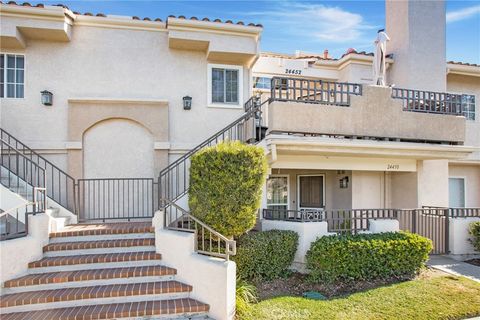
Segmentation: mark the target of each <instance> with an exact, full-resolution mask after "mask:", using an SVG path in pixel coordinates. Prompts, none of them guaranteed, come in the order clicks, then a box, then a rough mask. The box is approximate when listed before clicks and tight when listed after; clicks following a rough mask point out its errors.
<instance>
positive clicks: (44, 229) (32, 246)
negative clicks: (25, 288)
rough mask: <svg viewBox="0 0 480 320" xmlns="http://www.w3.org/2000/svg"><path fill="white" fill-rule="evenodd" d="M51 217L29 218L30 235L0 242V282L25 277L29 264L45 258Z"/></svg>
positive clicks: (41, 215)
mask: <svg viewBox="0 0 480 320" xmlns="http://www.w3.org/2000/svg"><path fill="white" fill-rule="evenodd" d="M49 224H50V217H49V216H48V215H46V214H44V213H42V214H37V215H34V216H32V215H30V216H29V217H28V235H27V236H25V237H22V238H18V239H11V240H5V241H1V242H0V257H1V259H0V267H1V269H0V282H1V283H2V284H3V283H4V282H5V281H7V280H10V279H13V278H16V277H18V276H21V275H24V274H26V273H27V270H28V263H29V262H32V261H35V260H39V259H41V258H42V256H43V246H45V245H47V244H48V240H49V239H48V230H49Z"/></svg>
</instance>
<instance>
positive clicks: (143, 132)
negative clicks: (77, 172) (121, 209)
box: [83, 119, 155, 178]
mask: <svg viewBox="0 0 480 320" xmlns="http://www.w3.org/2000/svg"><path fill="white" fill-rule="evenodd" d="M153 153H154V150H153V136H152V135H151V134H150V132H148V130H147V129H146V128H145V127H142V126H141V125H140V124H138V123H136V122H133V121H131V120H125V119H110V120H105V121H102V122H100V123H97V124H96V125H94V126H93V127H91V128H90V129H88V130H87V131H86V132H85V134H84V137H83V163H84V174H83V176H84V177H85V178H109V177H118V178H129V177H138V178H150V177H153V176H154V174H155V172H154V165H153Z"/></svg>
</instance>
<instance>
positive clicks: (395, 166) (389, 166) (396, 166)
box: [387, 164, 400, 170]
mask: <svg viewBox="0 0 480 320" xmlns="http://www.w3.org/2000/svg"><path fill="white" fill-rule="evenodd" d="M399 169H400V165H399V164H387V170H399Z"/></svg>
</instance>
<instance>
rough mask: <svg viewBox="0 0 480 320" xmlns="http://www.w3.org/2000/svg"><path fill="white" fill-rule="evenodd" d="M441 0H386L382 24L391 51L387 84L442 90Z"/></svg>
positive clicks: (389, 51) (444, 47) (443, 43)
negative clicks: (383, 23)
mask: <svg viewBox="0 0 480 320" xmlns="http://www.w3.org/2000/svg"><path fill="white" fill-rule="evenodd" d="M445 19H446V18H445V1H444V0H437V1H398V0H386V3H385V20H386V21H385V22H386V23H385V25H386V32H387V34H388V36H389V37H390V41H389V42H388V43H387V54H393V60H394V62H393V65H392V66H391V67H390V69H389V70H388V74H387V81H388V84H390V85H391V84H395V86H396V87H400V88H412V89H420V90H432V91H445V90H446V71H445V68H446V65H445V64H446V53H445V51H446V45H445V29H446V21H445Z"/></svg>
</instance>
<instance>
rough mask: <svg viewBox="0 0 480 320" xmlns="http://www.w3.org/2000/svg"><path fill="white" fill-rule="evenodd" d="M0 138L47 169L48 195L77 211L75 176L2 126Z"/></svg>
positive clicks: (70, 209)
mask: <svg viewBox="0 0 480 320" xmlns="http://www.w3.org/2000/svg"><path fill="white" fill-rule="evenodd" d="M0 139H1V140H2V141H4V142H5V143H7V144H9V145H11V146H12V147H13V148H15V149H16V150H18V151H19V152H21V153H22V154H23V155H24V156H25V157H26V158H28V159H30V161H31V162H32V163H35V164H36V165H37V166H38V167H40V168H42V169H43V170H44V171H45V178H46V189H47V196H48V197H49V198H50V199H52V200H53V201H55V202H56V203H58V204H59V205H61V206H62V207H64V208H66V209H67V210H69V211H71V212H75V179H74V178H73V177H71V176H70V175H68V174H67V173H66V172H65V171H63V170H62V169H60V168H59V167H58V166H56V165H55V164H53V163H52V162H50V161H49V160H47V159H45V158H44V157H42V156H41V155H39V154H38V153H37V152H35V151H33V150H32V149H30V148H29V147H28V146H27V145H25V144H24V143H23V142H21V141H20V140H18V139H17V138H15V137H14V136H12V135H11V134H9V133H8V132H7V131H5V130H4V129H2V128H0Z"/></svg>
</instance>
